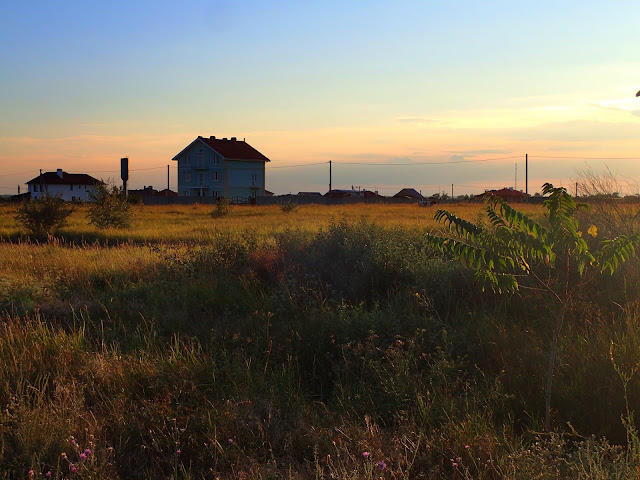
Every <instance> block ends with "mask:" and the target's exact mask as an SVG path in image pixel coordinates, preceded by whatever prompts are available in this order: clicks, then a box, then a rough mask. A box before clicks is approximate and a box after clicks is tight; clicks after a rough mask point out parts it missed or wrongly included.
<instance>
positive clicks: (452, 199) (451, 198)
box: [451, 183, 453, 200]
mask: <svg viewBox="0 0 640 480" xmlns="http://www.w3.org/2000/svg"><path fill="white" fill-rule="evenodd" d="M451 200H453V183H452V184H451Z"/></svg>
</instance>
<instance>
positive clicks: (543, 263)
mask: <svg viewBox="0 0 640 480" xmlns="http://www.w3.org/2000/svg"><path fill="white" fill-rule="evenodd" d="M542 193H543V195H548V196H547V198H545V200H544V202H543V208H544V209H545V210H546V211H547V217H548V225H546V226H543V225H541V224H540V223H538V222H536V221H534V220H533V219H531V218H530V217H529V216H527V215H525V214H523V213H521V212H518V211H517V210H515V209H513V208H512V207H511V206H509V205H508V204H507V203H506V202H505V201H504V200H503V199H501V198H500V197H497V196H492V197H490V198H489V199H488V201H487V206H486V215H487V219H488V221H489V225H490V226H489V227H488V228H484V227H482V226H479V225H476V224H473V223H471V222H468V221H466V220H463V219H461V218H458V217H456V216H455V215H453V214H452V213H449V212H447V211H445V210H438V211H437V212H436V214H435V218H436V220H437V221H438V222H440V223H443V224H444V225H445V226H446V227H448V229H449V232H451V233H452V235H451V236H449V237H439V236H434V235H430V234H429V235H427V240H428V242H429V243H430V244H431V245H432V246H434V247H436V248H437V249H438V250H440V251H441V252H443V253H445V254H449V255H451V256H453V257H454V258H456V259H458V260H460V261H462V262H463V263H465V264H466V265H468V266H469V267H470V268H472V269H473V270H474V271H475V275H476V277H477V278H478V279H479V280H480V281H482V282H483V283H484V284H485V285H488V286H490V287H491V288H492V289H493V290H494V291H496V292H498V293H512V292H515V291H518V290H519V289H521V288H534V289H538V290H539V291H541V292H543V294H544V295H545V296H547V298H548V299H549V300H550V304H552V305H554V307H555V308H552V309H551V312H552V315H553V316H554V320H555V322H554V323H555V328H554V331H553V334H552V338H551V346H550V350H549V364H548V369H547V377H546V389H545V390H546V391H545V429H546V431H550V430H551V389H552V384H553V373H554V367H555V360H556V351H557V346H558V338H559V336H560V332H561V330H562V325H563V323H564V320H565V317H566V315H567V312H568V310H569V308H570V305H571V302H572V300H573V298H574V296H575V294H576V293H577V292H578V290H579V289H580V287H581V286H583V285H584V284H585V283H586V282H587V281H589V279H590V278H592V277H593V276H596V275H601V274H604V273H609V274H613V272H614V271H615V270H616V268H617V267H618V266H619V265H620V264H621V263H623V262H625V261H626V260H628V259H629V258H630V257H632V256H634V255H635V254H636V250H635V249H636V247H637V246H638V244H639V243H640V232H638V233H635V234H633V235H620V236H618V237H616V238H614V239H611V240H605V241H603V242H601V243H600V245H599V247H598V248H597V250H596V251H591V250H590V248H589V246H588V244H587V242H586V241H585V240H584V238H583V232H582V231H581V230H579V225H578V220H577V218H576V214H577V213H578V212H579V211H580V210H583V209H587V208H589V206H588V205H586V204H584V203H577V202H575V200H574V199H573V197H572V196H571V195H569V194H568V193H567V191H566V189H565V188H556V187H554V186H553V185H551V184H549V183H546V184H544V185H543V188H542ZM587 233H588V234H591V235H592V236H594V237H595V236H597V228H596V227H595V226H593V225H592V226H590V227H589V228H588V230H587Z"/></svg>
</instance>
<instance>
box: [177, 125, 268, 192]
mask: <svg viewBox="0 0 640 480" xmlns="http://www.w3.org/2000/svg"><path fill="white" fill-rule="evenodd" d="M173 160H175V161H177V162H178V195H180V196H189V197H191V196H197V197H218V198H219V197H224V198H229V199H230V200H232V201H234V202H241V201H250V199H252V198H255V197H257V196H262V195H264V185H265V164H266V162H269V161H270V160H269V159H268V158H267V157H265V156H264V155H263V154H261V153H260V152H259V151H257V150H256V149H255V148H253V147H252V146H251V145H249V144H248V143H247V142H245V141H244V140H238V139H237V138H236V137H231V138H229V139H227V138H216V137H213V136H212V137H200V136H199V137H198V138H196V139H195V140H194V141H193V142H191V143H190V144H189V145H188V146H187V147H186V148H185V149H184V150H182V151H181V152H180V153H179V154H177V155H176V156H175V157H173Z"/></svg>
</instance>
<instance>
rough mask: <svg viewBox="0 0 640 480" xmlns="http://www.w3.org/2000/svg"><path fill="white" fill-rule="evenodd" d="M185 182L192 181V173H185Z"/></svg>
mask: <svg viewBox="0 0 640 480" xmlns="http://www.w3.org/2000/svg"><path fill="white" fill-rule="evenodd" d="M184 181H185V182H190V181H191V172H184Z"/></svg>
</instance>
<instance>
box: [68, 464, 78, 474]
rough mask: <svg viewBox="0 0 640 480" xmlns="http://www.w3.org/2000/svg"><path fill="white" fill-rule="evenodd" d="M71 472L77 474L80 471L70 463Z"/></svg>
mask: <svg viewBox="0 0 640 480" xmlns="http://www.w3.org/2000/svg"><path fill="white" fill-rule="evenodd" d="M69 471H70V472H71V473H75V472H77V471H78V469H77V468H76V466H75V465H74V464H73V463H70V464H69Z"/></svg>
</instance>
